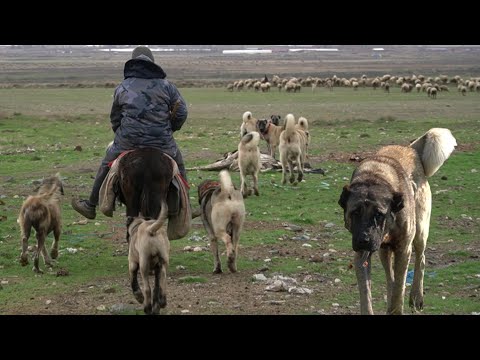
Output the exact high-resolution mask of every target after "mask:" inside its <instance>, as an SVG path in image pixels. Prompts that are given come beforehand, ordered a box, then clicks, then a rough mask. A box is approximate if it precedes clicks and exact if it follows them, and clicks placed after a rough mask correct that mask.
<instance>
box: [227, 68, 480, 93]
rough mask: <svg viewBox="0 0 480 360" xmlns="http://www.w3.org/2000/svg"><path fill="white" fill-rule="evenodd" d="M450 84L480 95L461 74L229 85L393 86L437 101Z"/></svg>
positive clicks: (475, 83) (290, 88)
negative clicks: (440, 93) (452, 75)
mask: <svg viewBox="0 0 480 360" xmlns="http://www.w3.org/2000/svg"><path fill="white" fill-rule="evenodd" d="M448 84H456V86H457V90H458V92H460V93H461V94H462V95H466V94H467V92H468V91H471V92H473V91H477V92H480V77H471V78H468V79H463V78H462V77H460V76H459V75H456V76H454V77H452V78H449V77H448V76H447V75H440V76H436V77H426V76H424V75H411V76H392V75H389V74H386V75H383V76H377V77H370V78H369V77H367V75H362V76H361V77H360V78H359V79H358V78H356V77H352V78H350V79H346V78H339V77H337V76H336V75H333V76H332V77H326V78H320V77H312V76H308V77H306V78H296V77H290V78H280V77H279V76H278V75H274V76H273V77H272V80H271V82H270V81H268V79H267V77H266V76H265V77H264V78H263V79H246V80H237V81H235V82H233V83H229V84H228V85H227V90H228V91H231V92H233V91H234V90H237V91H242V90H251V89H253V90H254V91H256V92H257V91H262V92H268V91H270V89H271V88H272V87H276V88H277V89H278V91H282V89H283V90H285V91H286V92H297V91H301V89H302V87H310V88H311V89H312V91H315V89H316V88H317V87H326V88H327V89H329V90H333V88H334V87H351V88H353V90H358V88H359V87H360V86H361V87H372V88H373V90H376V89H377V88H382V89H383V90H384V91H385V92H390V87H391V86H394V85H396V86H398V87H400V89H401V91H402V92H405V93H408V92H411V91H412V90H413V89H415V90H416V91H417V92H420V91H422V92H426V93H427V95H428V97H430V98H433V99H435V98H436V97H437V93H438V92H440V91H449V86H448Z"/></svg>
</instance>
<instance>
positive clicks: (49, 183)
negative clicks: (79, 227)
mask: <svg viewBox="0 0 480 360" xmlns="http://www.w3.org/2000/svg"><path fill="white" fill-rule="evenodd" d="M63 194H64V193H63V184H62V181H61V180H60V175H59V174H56V175H55V176H51V177H49V178H47V179H44V180H43V181H42V183H41V185H40V187H39V188H38V190H37V194H36V195H30V196H29V197H28V198H27V199H26V200H25V201H24V202H23V205H22V207H21V209H20V214H19V217H18V219H17V222H18V224H19V225H20V231H21V236H22V253H21V255H20V264H22V266H25V265H27V264H28V253H27V250H28V239H29V238H30V234H31V231H32V228H34V229H35V232H36V237H37V248H36V250H35V254H34V257H33V264H34V265H33V271H35V272H36V273H43V271H42V270H40V268H39V266H38V262H39V257H40V252H42V255H43V260H44V261H45V265H47V266H52V260H51V258H50V256H49V255H48V252H47V249H46V247H45V239H46V237H47V236H48V234H50V233H51V232H52V231H53V236H54V238H55V240H54V241H53V245H52V250H51V252H50V255H51V257H52V259H56V258H57V257H58V241H59V240H60V232H61V225H62V221H61V211H60V198H61V195H63Z"/></svg>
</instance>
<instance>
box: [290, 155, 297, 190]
mask: <svg viewBox="0 0 480 360" xmlns="http://www.w3.org/2000/svg"><path fill="white" fill-rule="evenodd" d="M288 171H289V172H290V184H294V185H297V183H296V182H295V173H294V172H293V162H292V161H290V160H289V161H288Z"/></svg>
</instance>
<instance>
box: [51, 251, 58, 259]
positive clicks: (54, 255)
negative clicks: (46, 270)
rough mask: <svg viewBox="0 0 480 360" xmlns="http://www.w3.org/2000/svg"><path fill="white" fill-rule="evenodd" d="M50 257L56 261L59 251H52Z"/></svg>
mask: <svg viewBox="0 0 480 360" xmlns="http://www.w3.org/2000/svg"><path fill="white" fill-rule="evenodd" d="M50 256H51V257H52V259H56V258H57V257H58V250H57V249H52V251H50Z"/></svg>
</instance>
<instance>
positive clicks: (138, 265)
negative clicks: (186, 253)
mask: <svg viewBox="0 0 480 360" xmlns="http://www.w3.org/2000/svg"><path fill="white" fill-rule="evenodd" d="M161 207H162V208H161V210H160V215H159V216H158V219H157V220H145V219H143V218H141V217H135V218H133V219H131V220H130V219H129V221H128V222H129V225H128V230H127V231H128V234H127V235H128V239H129V250H128V269H129V273H130V284H131V286H132V291H133V295H134V296H135V298H136V299H137V301H138V302H139V303H140V304H143V311H144V312H145V313H146V314H149V315H150V314H159V313H160V309H161V308H164V307H165V306H167V269H168V263H169V253H170V241H169V239H168V235H167V224H166V220H167V218H168V205H167V202H166V201H165V200H164V201H162V202H161ZM139 270H140V274H141V276H142V282H143V291H142V290H141V289H140V286H139V284H138V279H137V276H138V271H139ZM152 270H153V271H154V273H155V281H154V288H153V295H152V290H151V287H150V282H149V273H150V271H152Z"/></svg>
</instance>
